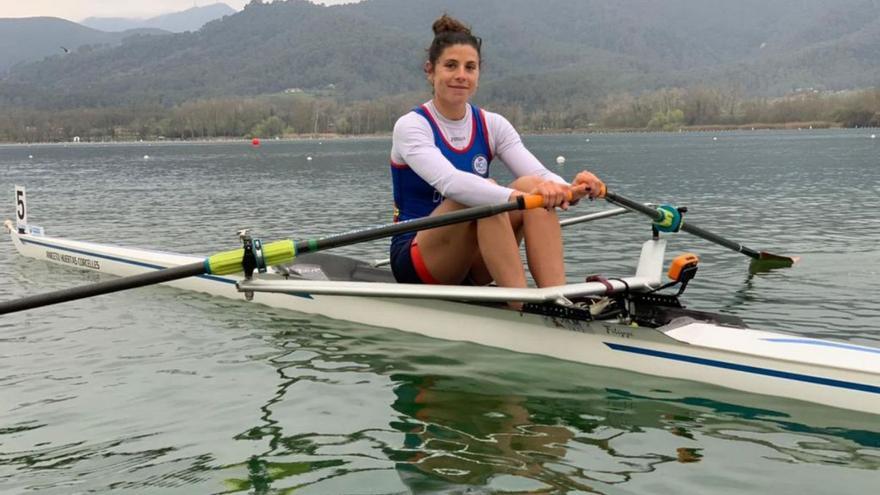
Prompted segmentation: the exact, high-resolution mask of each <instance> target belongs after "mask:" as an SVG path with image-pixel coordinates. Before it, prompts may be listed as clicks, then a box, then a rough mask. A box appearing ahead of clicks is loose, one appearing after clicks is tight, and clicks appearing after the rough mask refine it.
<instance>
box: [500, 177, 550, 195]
mask: <svg viewBox="0 0 880 495" xmlns="http://www.w3.org/2000/svg"><path fill="white" fill-rule="evenodd" d="M543 181H544V179H542V178H540V177H538V176H536V175H524V176H522V177H519V178H517V179H516V180H515V181H513V182H511V183H510V185H508V186H507V187H509V188H511V189H516V190H517V191H522V192H532V191H533V190H534V189H535V187H537V186H538V184H540V183H541V182H543Z"/></svg>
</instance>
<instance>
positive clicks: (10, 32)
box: [0, 17, 162, 78]
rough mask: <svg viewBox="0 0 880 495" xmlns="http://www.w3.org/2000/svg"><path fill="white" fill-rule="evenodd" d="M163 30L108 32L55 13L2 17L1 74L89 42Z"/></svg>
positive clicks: (109, 42) (101, 42)
mask: <svg viewBox="0 0 880 495" xmlns="http://www.w3.org/2000/svg"><path fill="white" fill-rule="evenodd" d="M160 33H162V31H158V30H155V29H136V30H128V31H123V32H120V33H105V32H103V31H98V30H96V29H92V28H88V27H85V26H81V25H79V24H77V23H75V22H71V21H67V20H64V19H59V18H56V17H27V18H23V19H0V78H2V76H3V74H5V73H6V72H7V71H8V70H9V69H10V68H11V67H12V66H13V65H15V64H18V63H21V62H31V61H35V60H40V59H43V58H45V57H49V56H53V55H54V56H56V58H59V59H60V58H61V56H63V55H73V54H75V53H76V52H77V51H78V50H80V49H84V47H86V46H98V45H105V46H112V45H118V44H119V43H121V42H122V41H123V40H124V39H126V38H128V37H131V36H136V35H147V34H160ZM65 50H66V51H65Z"/></svg>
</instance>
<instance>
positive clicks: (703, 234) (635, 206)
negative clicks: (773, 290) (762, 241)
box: [605, 192, 761, 259]
mask: <svg viewBox="0 0 880 495" xmlns="http://www.w3.org/2000/svg"><path fill="white" fill-rule="evenodd" d="M605 199H606V200H608V201H610V202H611V203H614V204H616V205H619V206H623V207H624V208H628V209H630V210H633V211H636V212H639V213H643V214H645V215H647V216H648V217H650V218H651V220H654V221H655V222H657V221H660V220H662V219H663V213H661V212H660V211H658V210H657V209H656V208H652V207H650V206H646V205H643V204H642V203H639V202H637V201H633V200H631V199H627V198H625V197H623V196H621V195H619V194H614V193H612V192H606V193H605ZM681 230H683V231H685V232H687V233H689V234H693V235H695V236H697V237H700V238H703V239H705V240H707V241H709V242H714V243H715V244H719V245H721V246H724V247H726V248H728V249H732V250H734V251H736V252H738V253H743V254H745V255H746V256H748V257H750V258H752V259H759V258H760V257H761V253H759V252H758V251H755V250H754V249H749V248H748V247H746V246H743V245H742V244H740V243H738V242H734V241H731V240H730V239H727V238H724V237H721V236H720V235H717V234H713V233H712V232H709V231H708V230H705V229H702V228H700V227H697V226H696V225H694V224H692V223H689V222H682V224H681Z"/></svg>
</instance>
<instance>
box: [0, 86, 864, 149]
mask: <svg viewBox="0 0 880 495" xmlns="http://www.w3.org/2000/svg"><path fill="white" fill-rule="evenodd" d="M425 99H427V95H416V94H402V95H396V96H390V97H384V98H380V99H375V100H367V101H357V102H353V103H347V102H343V101H340V100H338V99H336V98H334V97H333V96H332V95H330V96H328V95H320V94H319V95H315V94H306V93H294V94H281V95H273V96H262V97H251V98H215V99H205V100H197V101H189V102H185V103H182V104H179V105H176V106H173V107H171V108H164V107H161V106H158V105H155V106H153V105H131V106H126V107H121V106H117V107H104V108H83V109H69V110H60V111H58V110H56V111H48V110H39V109H33V108H6V109H4V111H3V112H0V141H3V142H69V141H74V140H80V141H108V140H111V141H112V140H119V141H137V140H159V139H175V140H180V139H183V140H187V139H222V138H230V139H231V138H249V137H261V138H273V137H276V136H277V137H293V136H298V135H314V134H328V133H329V134H339V135H353V136H357V135H367V134H382V133H389V132H390V131H391V129H392V128H393V126H394V122H395V121H396V119H397V118H398V117H399V116H400V115H402V114H403V113H405V112H407V111H408V110H409V109H410V108H412V106H413V105H414V104H417V103H419V102H421V101H424V100H425ZM485 105H486V107H487V108H489V109H491V110H493V111H498V112H499V113H501V114H503V115H505V116H506V117H507V118H508V119H509V120H510V121H511V122H512V123H513V124H514V126H515V127H517V128H518V129H519V130H520V131H521V132H554V131H558V132H565V131H574V130H580V131H589V130H623V129H626V130H654V131H672V130H678V129H686V128H701V127H716V126H728V127H748V126H752V127H754V126H774V125H779V126H781V125H784V124H787V123H811V124H815V125H820V126H822V125H824V126H842V127H880V89H871V90H861V91H848V92H837V93H822V92H817V91H813V90H804V91H800V92H796V93H793V94H791V95H788V96H786V97H782V98H750V99H746V98H743V97H742V96H741V94H740V93H739V92H738V91H737V90H736V89H735V88H718V87H697V88H690V89H682V88H673V89H661V90H657V91H653V92H648V93H643V94H641V95H632V94H612V95H609V96H606V97H604V98H603V99H601V100H600V101H592V100H586V101H581V102H571V103H569V104H567V105H565V106H560V105H550V106H547V107H546V108H535V107H533V106H530V107H527V106H523V105H521V104H518V103H516V102H510V101H507V102H498V103H497V104H494V105H493V102H492V101H487V102H485Z"/></svg>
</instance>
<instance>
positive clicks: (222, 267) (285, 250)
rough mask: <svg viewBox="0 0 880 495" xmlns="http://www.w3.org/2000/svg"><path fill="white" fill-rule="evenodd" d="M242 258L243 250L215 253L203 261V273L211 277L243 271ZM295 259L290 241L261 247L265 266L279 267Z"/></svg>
mask: <svg viewBox="0 0 880 495" xmlns="http://www.w3.org/2000/svg"><path fill="white" fill-rule="evenodd" d="M242 257H244V249H233V250H232V251H224V252H222V253H217V254H215V255H213V256H211V257H209V258H207V259H206V260H205V272H206V273H210V274H211V275H229V274H231V273H238V272H240V271H242V270H243V268H242V266H241V259H242ZM295 257H296V248H294V246H293V241H292V240H290V239H287V240H284V241H276V242H270V243H268V244H264V245H263V258H265V260H266V266H272V265H280V264H282V263H287V262H289V261H293V258H295Z"/></svg>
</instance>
